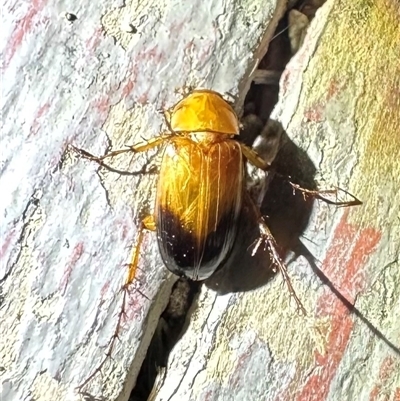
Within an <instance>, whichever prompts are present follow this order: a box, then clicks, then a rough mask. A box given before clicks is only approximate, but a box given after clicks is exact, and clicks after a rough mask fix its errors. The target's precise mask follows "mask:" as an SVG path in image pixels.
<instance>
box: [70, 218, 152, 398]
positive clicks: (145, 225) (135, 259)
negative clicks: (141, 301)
mask: <svg viewBox="0 0 400 401" xmlns="http://www.w3.org/2000/svg"><path fill="white" fill-rule="evenodd" d="M155 229H156V226H155V223H154V217H153V216H148V217H146V218H144V219H143V220H142V222H141V223H140V226H139V229H138V234H137V238H136V243H135V246H134V248H133V255H132V261H131V263H129V264H128V274H127V276H126V279H125V282H124V284H123V286H122V287H121V292H122V303H121V309H120V311H119V314H118V320H117V324H116V326H115V330H114V333H113V335H112V337H111V339H110V342H109V345H108V349H107V352H106V353H105V355H104V358H103V359H102V361H101V363H100V364H99V365H98V366H97V368H96V369H95V370H94V371H93V372H92V373H91V374H90V375H89V376H88V377H87V378H86V379H85V380H84V381H83V382H82V383H81V384H80V385H79V386H78V387H77V390H78V392H79V393H81V394H84V392H82V389H83V388H84V387H85V386H86V385H87V384H88V383H89V382H90V381H91V380H92V379H93V378H94V377H95V376H96V375H97V373H99V372H101V370H102V369H103V367H104V365H105V363H106V362H107V360H108V358H111V355H112V352H113V349H114V346H115V342H116V340H117V339H118V338H119V334H120V330H121V327H122V320H123V317H124V316H126V302H127V295H128V292H129V287H130V286H131V284H132V283H133V282H134V280H135V277H136V272H137V269H138V265H139V255H140V249H141V247H142V243H143V239H144V235H145V230H149V231H155ZM139 293H140V294H142V295H143V296H144V297H146V295H145V294H143V293H142V292H141V291H139ZM146 298H147V297H146Z"/></svg>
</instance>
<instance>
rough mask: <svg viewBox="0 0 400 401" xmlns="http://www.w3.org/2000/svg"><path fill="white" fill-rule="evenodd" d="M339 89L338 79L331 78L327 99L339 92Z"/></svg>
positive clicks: (340, 87)
mask: <svg viewBox="0 0 400 401" xmlns="http://www.w3.org/2000/svg"><path fill="white" fill-rule="evenodd" d="M341 89H342V86H341V85H340V83H339V81H337V80H336V79H332V81H331V82H330V85H329V88H328V95H327V97H326V98H327V100H329V99H332V98H333V97H335V96H336V95H337V94H338V93H339V92H340V90H341Z"/></svg>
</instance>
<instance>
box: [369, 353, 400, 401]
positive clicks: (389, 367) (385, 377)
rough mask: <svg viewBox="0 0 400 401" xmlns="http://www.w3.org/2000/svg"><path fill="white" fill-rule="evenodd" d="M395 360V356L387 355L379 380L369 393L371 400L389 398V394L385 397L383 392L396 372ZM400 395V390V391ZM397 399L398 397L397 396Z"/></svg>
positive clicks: (381, 367) (376, 400)
mask: <svg viewBox="0 0 400 401" xmlns="http://www.w3.org/2000/svg"><path fill="white" fill-rule="evenodd" d="M395 370H396V367H395V361H394V359H393V357H391V356H388V357H386V358H385V359H384V360H383V362H382V364H381V366H380V369H379V379H378V382H377V383H376V384H375V386H374V388H373V389H372V390H371V392H370V394H369V401H378V400H379V401H380V400H382V399H384V400H389V395H386V397H385V398H382V394H383V392H384V389H385V387H386V384H387V383H388V381H389V380H390V377H391V375H392V374H393V373H394V372H395ZM398 390H400V389H398ZM399 395H400V392H399ZM395 400H396V398H395Z"/></svg>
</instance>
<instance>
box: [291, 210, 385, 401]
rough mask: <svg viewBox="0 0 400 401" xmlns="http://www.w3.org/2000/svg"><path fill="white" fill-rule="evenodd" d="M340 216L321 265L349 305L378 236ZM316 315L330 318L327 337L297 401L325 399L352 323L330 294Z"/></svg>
mask: <svg viewBox="0 0 400 401" xmlns="http://www.w3.org/2000/svg"><path fill="white" fill-rule="evenodd" d="M347 215H348V210H346V212H345V213H344V215H343V217H342V220H341V222H340V223H339V225H338V226H337V228H336V230H335V234H334V237H333V240H332V243H331V246H330V248H329V250H328V253H327V256H326V258H325V261H324V264H323V270H324V273H325V274H326V275H327V276H328V277H329V278H330V280H331V281H332V282H333V284H334V285H335V287H336V288H337V289H338V290H339V291H340V292H341V293H342V294H343V295H344V296H345V297H346V298H347V299H348V300H349V301H350V302H352V303H354V299H355V297H356V295H357V294H358V293H359V292H360V291H361V290H362V289H363V287H364V280H363V273H364V271H363V269H364V266H365V263H366V261H367V260H368V258H369V255H370V254H371V253H372V252H373V251H374V250H375V248H376V246H377V245H378V243H379V241H380V238H381V233H380V232H378V231H377V230H375V229H372V228H366V229H363V230H359V229H358V228H357V227H356V226H354V225H351V224H349V223H347ZM317 311H318V314H319V315H321V316H330V317H331V323H330V334H329V337H328V342H327V349H326V353H325V355H320V354H319V353H316V355H315V369H314V372H315V373H313V374H311V375H310V376H309V377H308V379H307V381H306V383H305V384H304V386H303V387H302V389H301V390H300V391H298V393H297V394H296V395H295V397H293V398H294V399H296V400H297V401H306V400H307V401H322V400H325V399H326V397H327V395H328V392H329V387H330V384H331V381H332V379H333V378H334V376H335V374H336V371H337V368H338V365H339V363H340V361H341V360H342V357H343V354H344V352H345V350H346V347H347V344H348V341H349V338H350V334H351V331H352V329H353V320H352V318H351V315H350V314H349V312H348V310H347V309H346V307H345V306H344V305H343V304H342V303H341V302H340V300H339V299H338V298H337V297H336V296H335V295H334V294H332V293H331V292H330V291H326V292H325V294H324V295H322V296H321V297H320V298H319V300H318V304H317Z"/></svg>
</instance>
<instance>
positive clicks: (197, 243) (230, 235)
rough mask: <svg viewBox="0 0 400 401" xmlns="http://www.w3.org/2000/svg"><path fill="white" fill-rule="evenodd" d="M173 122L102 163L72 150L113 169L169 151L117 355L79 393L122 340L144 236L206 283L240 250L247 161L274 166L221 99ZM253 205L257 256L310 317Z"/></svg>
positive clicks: (211, 96)
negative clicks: (242, 138)
mask: <svg viewBox="0 0 400 401" xmlns="http://www.w3.org/2000/svg"><path fill="white" fill-rule="evenodd" d="M165 118H166V122H167V125H168V127H169V132H168V133H167V134H162V135H159V136H158V137H156V138H153V139H151V140H150V141H148V142H147V143H144V144H140V145H134V146H131V147H128V148H126V149H121V150H116V151H113V152H110V153H108V154H106V155H104V156H101V157H96V156H93V155H91V154H90V153H88V152H86V151H85V150H82V149H78V148H76V147H74V146H72V148H73V149H74V150H75V151H76V152H78V153H79V154H81V155H82V156H83V157H85V158H88V159H90V160H94V161H96V162H98V163H99V164H101V165H102V166H105V167H108V166H107V165H106V164H104V162H103V160H104V159H106V158H110V157H114V156H117V155H119V154H122V153H126V152H134V153H137V152H144V151H147V150H149V149H151V148H154V147H156V146H160V145H164V153H163V158H162V162H161V169H160V174H159V180H158V187H157V196H156V205H155V214H154V216H149V217H147V218H145V219H144V220H143V221H142V222H141V224H140V227H139V230H138V238H137V242H136V245H135V248H134V251H133V258H132V262H131V263H130V265H129V272H128V276H127V278H126V281H125V284H124V286H123V300H122V307H121V312H120V314H119V317H118V323H117V326H116V329H115V332H114V335H113V338H112V340H111V342H110V345H109V351H108V352H107V354H106V357H105V358H104V360H103V361H102V363H101V364H100V365H99V366H98V368H97V369H96V370H95V371H94V372H93V373H92V374H91V375H90V376H89V377H88V378H87V379H86V380H85V381H84V382H83V383H82V384H81V385H80V386H79V388H80V389H81V388H82V387H83V386H85V385H86V384H87V383H88V382H89V381H90V380H91V379H92V378H93V377H94V376H95V375H96V373H97V372H99V371H100V370H101V369H102V366H103V365H104V363H105V361H106V359H107V356H109V355H111V352H112V349H113V346H114V343H115V340H116V338H118V331H119V328H120V326H121V322H122V316H123V315H124V311H125V304H126V296H127V290H128V287H129V286H130V284H131V283H132V282H133V280H134V278H135V274H136V269H137V266H138V262H139V253H140V247H141V243H142V241H143V235H144V231H145V230H146V229H148V230H153V231H154V230H155V231H156V232H157V239H158V246H159V249H160V253H161V256H162V258H163V261H164V263H165V265H166V267H167V268H168V269H169V270H170V271H171V272H173V273H175V274H177V275H179V276H185V277H188V278H190V279H192V280H203V279H206V278H207V277H209V276H210V275H211V274H212V273H213V272H215V270H216V269H218V267H220V266H221V264H222V263H223V262H224V260H225V259H226V258H227V257H228V255H229V253H230V252H231V250H232V246H233V243H234V240H235V237H236V233H237V225H238V220H239V214H240V211H241V208H242V203H243V198H244V195H245V187H244V183H245V180H244V174H245V169H244V164H245V161H246V160H248V161H249V162H251V163H252V164H253V165H255V166H256V167H258V168H261V169H263V170H266V169H267V168H268V167H269V165H268V163H267V162H265V161H264V160H263V159H262V158H261V157H260V156H258V154H257V153H256V152H255V151H254V150H252V149H251V148H249V147H248V146H246V145H244V144H242V143H240V142H238V141H237V140H236V138H235V137H236V136H237V135H238V134H239V121H238V117H237V115H236V113H235V111H234V110H233V108H232V107H231V105H230V104H229V103H228V102H226V101H225V100H224V99H223V97H222V96H221V95H220V94H218V93H217V92H214V91H211V90H206V89H199V90H195V91H193V92H191V93H190V94H189V95H188V96H186V97H184V98H183V99H182V100H181V101H179V102H178V103H177V104H176V105H175V106H174V107H172V108H171V109H170V110H168V111H166V112H165ZM109 168H110V167H109ZM111 169H112V168H111ZM112 170H113V169H112ZM248 198H249V200H250V203H251V204H252V205H253V207H254V210H255V211H256V213H257V215H258V224H259V227H260V239H259V240H258V242H257V244H256V246H255V250H256V249H257V248H258V247H259V245H260V244H261V242H264V243H265V244H266V246H267V247H268V249H269V251H270V255H271V257H272V259H273V261H274V263H275V265H276V266H277V267H278V268H279V269H280V271H281V272H282V274H283V277H284V280H285V281H286V283H287V285H288V287H289V291H290V293H291V294H292V295H293V296H294V298H295V300H296V302H297V304H298V306H299V307H300V308H301V309H302V310H303V312H304V313H305V311H304V308H303V306H302V304H301V302H300V300H299V299H298V298H297V296H296V294H295V292H294V290H293V288H292V286H291V283H290V280H289V277H288V275H287V271H286V266H285V264H284V262H283V261H282V260H281V258H280V256H279V254H278V252H277V250H276V243H275V240H274V238H273V236H272V234H271V233H270V231H269V229H268V226H267V225H266V223H265V221H264V219H263V218H262V216H261V215H260V212H259V211H258V208H257V207H256V206H255V204H254V202H252V200H251V198H250V197H248ZM253 252H254V251H253Z"/></svg>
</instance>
